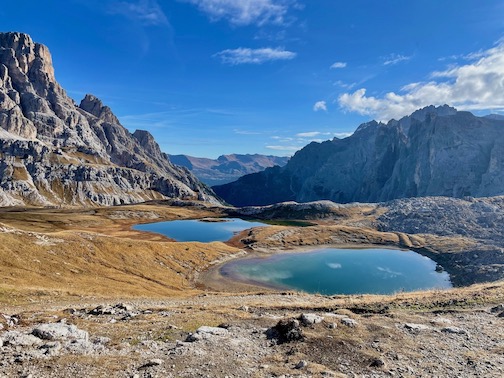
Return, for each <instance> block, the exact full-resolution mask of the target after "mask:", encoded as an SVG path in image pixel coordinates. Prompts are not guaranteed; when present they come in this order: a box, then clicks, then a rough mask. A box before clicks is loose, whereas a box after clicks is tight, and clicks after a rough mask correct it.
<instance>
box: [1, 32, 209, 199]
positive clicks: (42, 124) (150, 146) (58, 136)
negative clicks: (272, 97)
mask: <svg viewBox="0 0 504 378" xmlns="http://www.w3.org/2000/svg"><path fill="white" fill-rule="evenodd" d="M0 128H1V129H0V206H7V205H9V206H12V205H26V204H30V205H114V204H120V203H134V202H141V201H145V200H151V199H160V198H166V197H176V198H186V199H199V200H206V201H213V202H216V199H215V197H214V194H213V193H212V192H211V190H209V189H208V188H207V187H206V186H204V185H203V184H202V183H201V182H199V181H198V180H197V179H196V178H195V177H194V176H193V175H191V174H190V173H189V172H188V171H187V170H185V169H183V168H180V167H176V166H174V165H173V164H171V163H170V161H169V160H168V158H167V156H166V154H163V153H162V152H161V151H160V149H159V146H158V145H157V143H156V142H155V141H154V139H153V138H152V136H151V135H150V134H148V133H146V132H138V133H137V134H136V137H135V136H133V135H132V134H131V133H130V132H129V131H128V130H127V129H126V128H124V127H123V126H122V125H121V124H120V122H119V120H118V119H117V117H116V116H115V115H114V114H113V113H112V110H111V109H110V108H109V107H108V106H105V105H103V103H102V102H101V100H100V99H98V98H97V97H95V96H93V95H90V94H88V95H86V96H85V97H84V99H83V100H82V101H81V104H80V107H77V106H76V104H75V102H74V101H73V100H72V99H71V98H70V97H68V96H67V94H66V92H65V91H64V90H63V89H62V88H61V87H60V85H59V84H58V83H57V82H56V80H55V78H54V69H53V66H52V60H51V55H50V53H49V50H48V49H47V48H46V47H45V46H44V45H41V44H38V43H34V42H33V40H32V39H31V38H30V36H28V35H27V34H23V33H0ZM2 129H3V130H2Z"/></svg>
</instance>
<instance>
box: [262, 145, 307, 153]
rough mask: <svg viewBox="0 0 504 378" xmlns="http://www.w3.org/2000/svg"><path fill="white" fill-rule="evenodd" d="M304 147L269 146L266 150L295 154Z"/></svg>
mask: <svg viewBox="0 0 504 378" xmlns="http://www.w3.org/2000/svg"><path fill="white" fill-rule="evenodd" d="M303 147H304V146H282V145H273V146H272V145H269V146H266V148H267V149H269V150H274V151H286V152H296V151H299V150H300V149H301V148H303Z"/></svg>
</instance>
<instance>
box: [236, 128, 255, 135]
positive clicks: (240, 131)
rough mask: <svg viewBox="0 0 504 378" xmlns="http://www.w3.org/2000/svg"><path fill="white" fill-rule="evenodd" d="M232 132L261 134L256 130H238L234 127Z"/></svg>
mask: <svg viewBox="0 0 504 378" xmlns="http://www.w3.org/2000/svg"><path fill="white" fill-rule="evenodd" d="M233 132H234V133H235V134H238V135H261V134H262V133H260V132H258V131H249V130H240V129H234V130H233Z"/></svg>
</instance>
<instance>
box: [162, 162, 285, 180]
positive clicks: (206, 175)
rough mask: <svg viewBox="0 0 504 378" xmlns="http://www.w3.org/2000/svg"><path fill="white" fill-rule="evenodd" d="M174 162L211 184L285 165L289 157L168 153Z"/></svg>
mask: <svg viewBox="0 0 504 378" xmlns="http://www.w3.org/2000/svg"><path fill="white" fill-rule="evenodd" d="M168 156H169V158H170V161H171V162H172V163H173V164H176V165H180V166H182V167H186V168H187V169H189V170H190V171H191V172H192V173H193V174H194V175H196V177H198V178H199V179H200V180H201V181H203V182H204V183H205V184H208V185H210V186H213V185H221V184H226V183H229V182H232V181H235V180H237V179H238V178H240V177H241V176H244V175H247V174H250V173H256V172H260V171H264V170H265V169H266V168H270V167H274V166H275V165H278V166H280V167H283V166H284V165H285V164H287V161H289V158H288V157H279V156H269V155H259V154H254V155H239V154H231V155H221V156H219V157H218V158H217V159H207V158H198V157H193V156H188V155H168Z"/></svg>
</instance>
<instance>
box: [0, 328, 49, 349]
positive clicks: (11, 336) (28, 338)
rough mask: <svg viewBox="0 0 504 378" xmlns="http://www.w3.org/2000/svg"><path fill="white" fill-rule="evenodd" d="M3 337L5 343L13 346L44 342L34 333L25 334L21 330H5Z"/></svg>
mask: <svg viewBox="0 0 504 378" xmlns="http://www.w3.org/2000/svg"><path fill="white" fill-rule="evenodd" d="M1 339H2V340H3V344H4V345H12V346H34V345H40V344H42V340H41V339H39V338H38V337H35V336H33V335H25V334H24V333H21V332H19V331H9V332H5V333H4V334H3V335H2V337H1Z"/></svg>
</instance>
